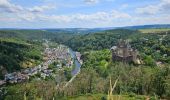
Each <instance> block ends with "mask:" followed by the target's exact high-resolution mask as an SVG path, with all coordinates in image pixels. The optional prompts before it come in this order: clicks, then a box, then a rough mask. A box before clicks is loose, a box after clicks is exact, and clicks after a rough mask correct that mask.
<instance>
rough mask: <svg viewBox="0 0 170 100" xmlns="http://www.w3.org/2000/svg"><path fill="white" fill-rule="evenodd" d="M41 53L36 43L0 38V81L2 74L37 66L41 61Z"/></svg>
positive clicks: (39, 44)
mask: <svg viewBox="0 0 170 100" xmlns="http://www.w3.org/2000/svg"><path fill="white" fill-rule="evenodd" d="M41 51H42V47H41V43H38V42H36V43H35V42H31V41H30V42H29V41H24V40H21V39H14V38H0V79H2V78H3V76H4V75H3V73H6V72H13V71H17V70H20V69H22V68H26V67H34V66H36V65H38V64H39V63H40V62H41V61H42V55H41ZM4 71H5V72H4Z"/></svg>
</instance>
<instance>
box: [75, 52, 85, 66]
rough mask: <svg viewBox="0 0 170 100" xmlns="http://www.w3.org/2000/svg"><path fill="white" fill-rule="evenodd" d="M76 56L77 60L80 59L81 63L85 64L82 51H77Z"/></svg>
mask: <svg viewBox="0 0 170 100" xmlns="http://www.w3.org/2000/svg"><path fill="white" fill-rule="evenodd" d="M76 57H77V60H78V61H79V63H80V64H83V60H82V59H81V53H80V52H76Z"/></svg>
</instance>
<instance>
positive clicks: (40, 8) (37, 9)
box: [28, 5, 56, 12]
mask: <svg viewBox="0 0 170 100" xmlns="http://www.w3.org/2000/svg"><path fill="white" fill-rule="evenodd" d="M54 8H56V7H55V6H54V5H43V6H35V7H33V8H28V10H29V11H31V12H44V11H46V10H50V9H54Z"/></svg>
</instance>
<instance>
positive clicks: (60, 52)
mask: <svg viewBox="0 0 170 100" xmlns="http://www.w3.org/2000/svg"><path fill="white" fill-rule="evenodd" d="M44 60H45V61H58V62H60V63H59V64H58V65H57V66H59V67H60V68H61V67H62V65H61V63H64V65H65V66H66V67H71V66H72V65H73V60H72V58H71V55H70V53H69V49H68V48H67V47H65V46H63V45H60V46H58V47H57V48H46V49H45V51H44Z"/></svg>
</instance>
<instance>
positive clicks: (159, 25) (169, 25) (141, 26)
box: [121, 24, 170, 29]
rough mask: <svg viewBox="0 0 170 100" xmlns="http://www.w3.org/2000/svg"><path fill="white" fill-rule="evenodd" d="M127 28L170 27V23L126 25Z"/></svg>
mask: <svg viewBox="0 0 170 100" xmlns="http://www.w3.org/2000/svg"><path fill="white" fill-rule="evenodd" d="M121 28H125V29H148V28H152V29H155V28H170V24H155V25H138V26H125V27H121Z"/></svg>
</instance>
